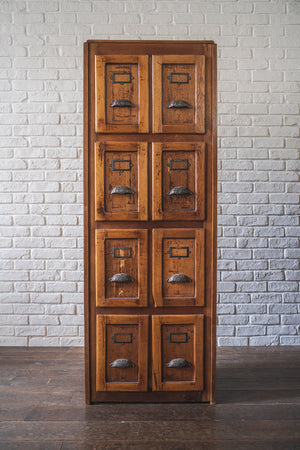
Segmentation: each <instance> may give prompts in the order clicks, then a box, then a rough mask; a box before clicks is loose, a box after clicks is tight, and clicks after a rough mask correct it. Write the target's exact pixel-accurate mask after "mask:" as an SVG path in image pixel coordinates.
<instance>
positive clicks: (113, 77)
mask: <svg viewBox="0 0 300 450" xmlns="http://www.w3.org/2000/svg"><path fill="white" fill-rule="evenodd" d="M148 92H149V86H148V56H145V55H142V56H138V55H137V56H125V55H111V56H110V55H97V56H96V133H114V132H117V133H147V132H148V129H149V128H148V104H149V103H148V102H149V100H148V95H149V94H148Z"/></svg>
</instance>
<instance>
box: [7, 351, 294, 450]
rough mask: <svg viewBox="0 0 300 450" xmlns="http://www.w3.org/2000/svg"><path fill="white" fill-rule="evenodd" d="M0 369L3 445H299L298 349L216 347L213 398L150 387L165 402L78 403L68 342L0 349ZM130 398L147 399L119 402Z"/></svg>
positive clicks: (76, 355)
mask: <svg viewBox="0 0 300 450" xmlns="http://www.w3.org/2000/svg"><path fill="white" fill-rule="evenodd" d="M0 376H1V384H0V435H1V444H0V447H1V449H3V450H16V449H22V450H41V449H43V450H46V449H47V450H48V449H57V450H61V449H62V450H65V449H70V450H74V449H76V450H77V449H78V450H79V449H80V450H95V449H96V450H103V449H104V448H105V449H111V450H112V449H129V448H130V449H134V450H141V449H143V450H144V449H146V450H153V449H155V450H174V449H191V450H199V449H207V450H224V449H225V450H233V449H243V450H258V449H259V450H262V449H264V450H267V449H268V450H269V449H272V450H296V449H297V450H298V449H299V442H300V347H299V346H293V347H288V346H282V347H279V346H271V347H256V348H255V347H223V348H218V358H217V381H218V383H217V404H216V405H207V404H198V403H188V404H187V403H180V404H179V403H175V402H176V401H177V400H178V396H182V393H181V392H174V391H170V392H160V391H153V392H152V393H151V395H153V396H156V401H159V400H160V397H161V396H162V395H170V398H171V400H172V403H170V404H168V403H165V404H164V403H159V404H158V403H156V404H155V403H149V399H150V396H149V395H148V394H147V393H146V392H104V393H103V395H105V396H108V397H114V400H111V402H112V401H114V402H116V403H111V402H110V403H102V404H100V405H86V404H85V400H84V351H83V349H82V348H75V347H61V348H58V347H46V348H45V347H30V348H26V347H0ZM132 395H136V396H141V395H143V396H147V398H146V399H145V401H146V402H148V403H142V404H141V403H140V404H137V403H133V404H130V403H125V400H123V398H122V402H123V403H120V397H128V396H130V397H131V396H132ZM185 395H186V399H187V400H188V396H190V397H195V395H196V391H189V392H186V393H185ZM160 401H161V400H160Z"/></svg>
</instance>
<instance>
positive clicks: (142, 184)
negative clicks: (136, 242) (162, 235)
mask: <svg viewBox="0 0 300 450" xmlns="http://www.w3.org/2000/svg"><path fill="white" fill-rule="evenodd" d="M95 218H96V220H147V218H148V150H147V143H146V142H140V143H135V142H97V143H96V146H95Z"/></svg>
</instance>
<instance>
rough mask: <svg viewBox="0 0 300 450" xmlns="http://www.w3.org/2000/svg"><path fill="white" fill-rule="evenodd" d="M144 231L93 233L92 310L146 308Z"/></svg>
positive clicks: (145, 234)
mask: <svg viewBox="0 0 300 450" xmlns="http://www.w3.org/2000/svg"><path fill="white" fill-rule="evenodd" d="M147 271H148V238H147V230H123V229H120V230H96V306H107V307H109V306H112V307H115V306H117V307H123V306H126V307H127V306H135V307H136V306H147V303H148V302H147Z"/></svg>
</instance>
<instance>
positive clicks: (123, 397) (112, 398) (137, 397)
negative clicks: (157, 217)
mask: <svg viewBox="0 0 300 450" xmlns="http://www.w3.org/2000/svg"><path fill="white" fill-rule="evenodd" d="M110 402H112V403H127V402H128V403H139V402H143V403H144V402H146V403H172V402H176V403H177V402H202V403H209V402H210V399H209V398H207V395H205V394H204V393H202V392H153V391H152V392H101V393H100V392H97V393H96V395H95V397H94V398H93V400H91V403H90V404H96V403H110ZM211 403H212V402H211Z"/></svg>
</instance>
